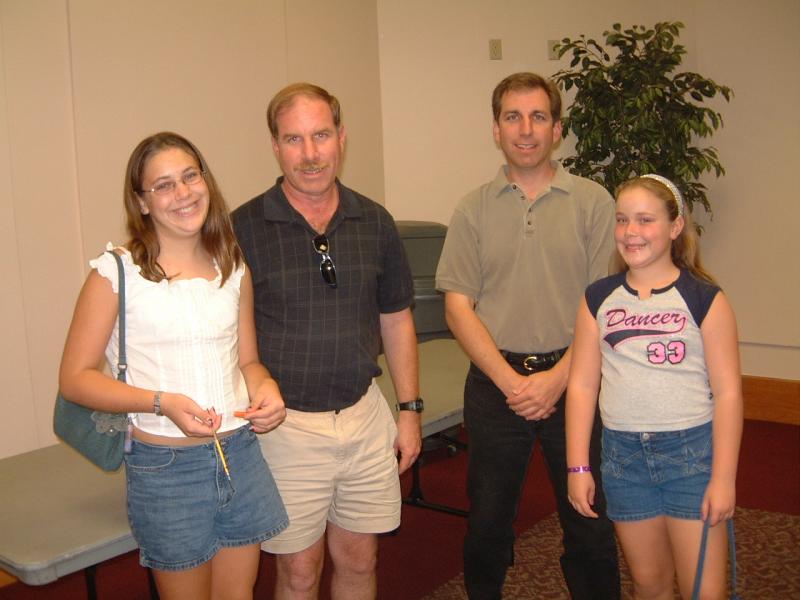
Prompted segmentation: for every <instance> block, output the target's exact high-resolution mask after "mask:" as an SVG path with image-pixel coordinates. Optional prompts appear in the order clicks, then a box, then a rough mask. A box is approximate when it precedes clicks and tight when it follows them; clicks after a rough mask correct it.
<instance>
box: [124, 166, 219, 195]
mask: <svg viewBox="0 0 800 600" xmlns="http://www.w3.org/2000/svg"><path fill="white" fill-rule="evenodd" d="M205 174H206V172H205V171H201V170H200V169H191V170H189V171H186V172H185V173H184V174H183V175H181V181H182V182H183V184H184V185H197V184H198V183H200V182H201V181H203V177H204V176H205ZM177 187H178V182H177V181H175V180H174V179H165V180H164V181H159V182H158V183H157V184H156V185H155V186H153V187H152V188H150V189H149V190H141V191H140V192H139V193H140V194H144V193H146V192H151V193H153V194H155V195H156V196H168V195H169V194H172V193H174V192H175V189H176V188H177Z"/></svg>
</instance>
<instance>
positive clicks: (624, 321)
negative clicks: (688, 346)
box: [606, 308, 687, 333]
mask: <svg viewBox="0 0 800 600" xmlns="http://www.w3.org/2000/svg"><path fill="white" fill-rule="evenodd" d="M686 320H687V318H686V315H685V314H684V313H682V312H674V311H672V312H669V311H668V312H651V313H641V314H635V313H633V314H629V313H628V311H626V310H625V309H624V308H613V309H611V310H609V311H607V312H606V327H607V328H608V329H641V328H659V329H661V330H663V331H664V332H665V333H677V332H679V331H683V329H684V327H686Z"/></svg>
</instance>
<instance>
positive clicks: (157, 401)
mask: <svg viewBox="0 0 800 600" xmlns="http://www.w3.org/2000/svg"><path fill="white" fill-rule="evenodd" d="M153 412H154V413H155V415H156V416H158V417H163V416H164V413H162V412H161V390H159V391H157V392H156V395H155V396H153Z"/></svg>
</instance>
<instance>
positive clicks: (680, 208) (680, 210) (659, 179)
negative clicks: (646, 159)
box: [639, 173, 683, 217]
mask: <svg viewBox="0 0 800 600" xmlns="http://www.w3.org/2000/svg"><path fill="white" fill-rule="evenodd" d="M639 177H647V178H648V179H653V180H655V181H657V182H659V183H663V184H664V185H665V186H666V188H667V189H668V190H669V191H670V192H672V195H673V196H674V197H675V203H676V204H677V205H678V216H679V217H682V216H683V195H681V192H680V190H679V189H678V188H677V186H676V185H675V184H674V183H672V182H671V181H670V180H669V179H667V178H666V177H662V176H661V175H656V174H655V173H647V174H646V175H640V176H639Z"/></svg>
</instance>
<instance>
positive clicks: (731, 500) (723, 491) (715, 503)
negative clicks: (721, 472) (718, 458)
mask: <svg viewBox="0 0 800 600" xmlns="http://www.w3.org/2000/svg"><path fill="white" fill-rule="evenodd" d="M735 508H736V485H735V483H734V482H727V481H720V480H718V479H714V477H711V481H709V482H708V487H707V488H706V493H705V495H704V496H703V505H702V517H703V521H708V525H709V527H714V525H716V524H717V523H720V522H721V521H726V520H728V519H730V518H732V517H733V512H734V510H735Z"/></svg>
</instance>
